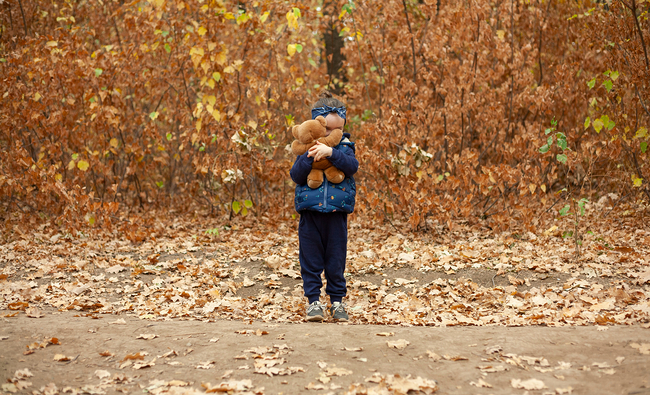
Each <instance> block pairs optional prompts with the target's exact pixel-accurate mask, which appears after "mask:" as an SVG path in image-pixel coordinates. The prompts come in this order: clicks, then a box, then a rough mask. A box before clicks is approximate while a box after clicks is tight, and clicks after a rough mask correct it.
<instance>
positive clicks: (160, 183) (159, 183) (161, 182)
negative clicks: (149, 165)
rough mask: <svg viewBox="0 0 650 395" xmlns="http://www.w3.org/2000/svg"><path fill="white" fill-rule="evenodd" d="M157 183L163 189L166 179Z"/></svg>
mask: <svg viewBox="0 0 650 395" xmlns="http://www.w3.org/2000/svg"><path fill="white" fill-rule="evenodd" d="M156 185H158V188H161V189H162V187H164V186H165V182H164V181H156Z"/></svg>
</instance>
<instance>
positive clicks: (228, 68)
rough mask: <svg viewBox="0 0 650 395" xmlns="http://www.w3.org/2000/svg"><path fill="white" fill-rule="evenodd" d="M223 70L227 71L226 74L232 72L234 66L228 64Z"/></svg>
mask: <svg viewBox="0 0 650 395" xmlns="http://www.w3.org/2000/svg"><path fill="white" fill-rule="evenodd" d="M223 72H224V73H227V74H232V73H234V72H235V68H234V67H232V66H228V67H226V68H225V69H223Z"/></svg>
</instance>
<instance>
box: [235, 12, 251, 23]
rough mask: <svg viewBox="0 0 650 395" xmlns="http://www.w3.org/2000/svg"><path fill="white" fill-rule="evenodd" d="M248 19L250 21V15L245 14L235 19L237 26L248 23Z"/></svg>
mask: <svg viewBox="0 0 650 395" xmlns="http://www.w3.org/2000/svg"><path fill="white" fill-rule="evenodd" d="M249 19H251V17H250V15H248V14H247V13H243V14H241V15H240V16H238V17H237V25H241V24H244V23H246V22H248V20H249Z"/></svg>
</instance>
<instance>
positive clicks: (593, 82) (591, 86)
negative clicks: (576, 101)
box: [587, 77, 596, 89]
mask: <svg viewBox="0 0 650 395" xmlns="http://www.w3.org/2000/svg"><path fill="white" fill-rule="evenodd" d="M587 86H588V87H589V89H592V88H593V87H594V86H596V77H594V78H593V79H592V80H591V81H588V82H587Z"/></svg>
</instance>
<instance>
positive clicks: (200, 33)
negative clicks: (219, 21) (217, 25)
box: [196, 26, 208, 36]
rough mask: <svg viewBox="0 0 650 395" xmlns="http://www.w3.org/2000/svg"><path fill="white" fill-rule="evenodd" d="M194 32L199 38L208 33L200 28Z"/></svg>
mask: <svg viewBox="0 0 650 395" xmlns="http://www.w3.org/2000/svg"><path fill="white" fill-rule="evenodd" d="M196 32H197V33H198V34H199V36H205V33H207V32H208V29H206V28H204V27H203V26H201V27H199V29H198V30H197V31H196Z"/></svg>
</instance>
